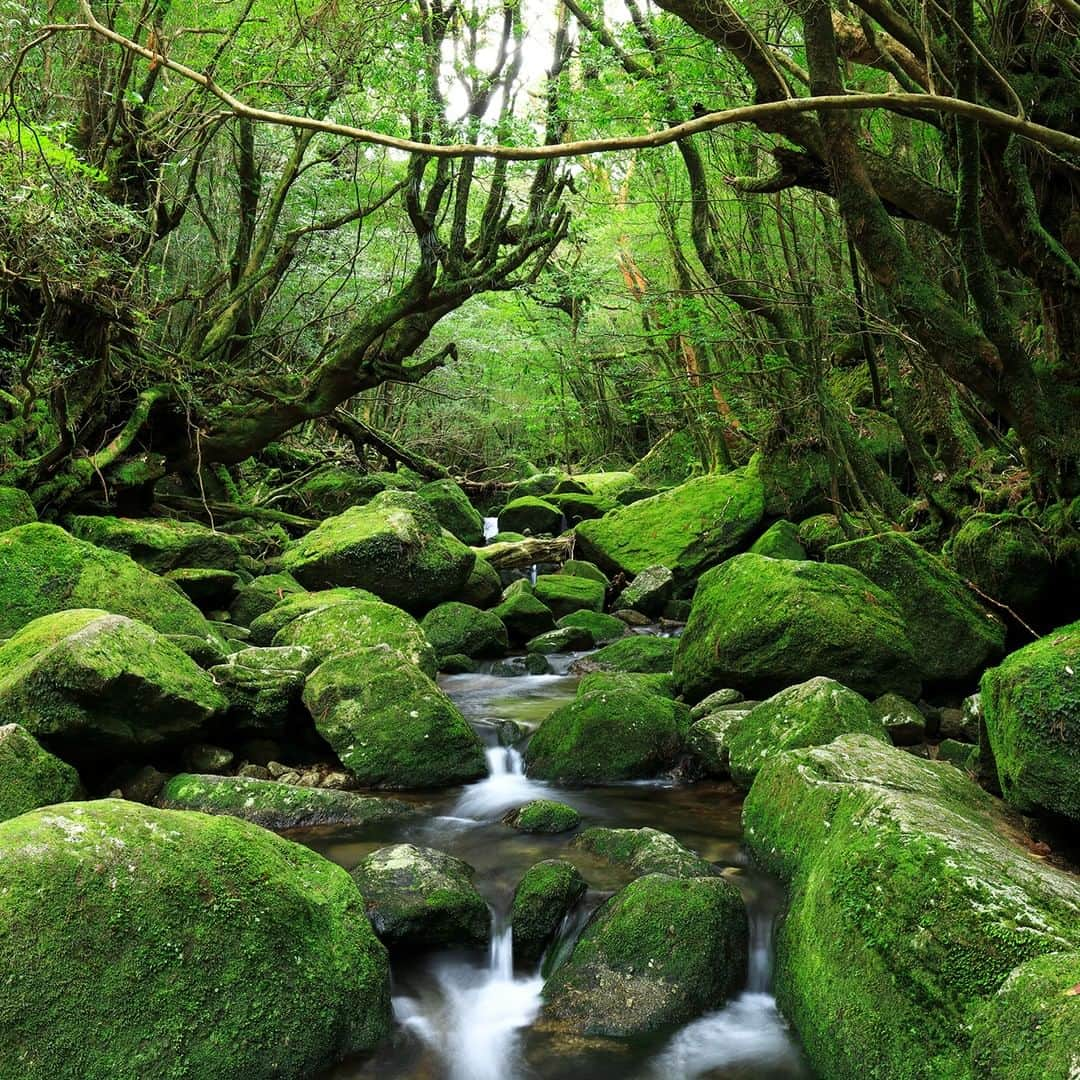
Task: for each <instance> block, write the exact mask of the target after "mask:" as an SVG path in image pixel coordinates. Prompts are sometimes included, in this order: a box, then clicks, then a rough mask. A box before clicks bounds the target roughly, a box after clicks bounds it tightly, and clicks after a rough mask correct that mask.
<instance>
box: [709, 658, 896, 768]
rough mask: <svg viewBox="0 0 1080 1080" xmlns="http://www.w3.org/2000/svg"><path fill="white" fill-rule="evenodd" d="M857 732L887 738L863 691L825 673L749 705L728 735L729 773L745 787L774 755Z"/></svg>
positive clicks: (883, 740) (877, 737)
mask: <svg viewBox="0 0 1080 1080" xmlns="http://www.w3.org/2000/svg"><path fill="white" fill-rule="evenodd" d="M855 734H859V735H869V736H870V737H871V738H874V739H879V740H880V741H882V742H887V741H888V738H889V736H888V733H887V732H886V730H885V725H884V724H883V723H882V722H881V720H879V719H878V718H877V717H876V716H875V715H874V712H873V710H872V709H871V708H870V703H869V702H868V701H867V700H866V698H864V697H863V696H862V695H861V694H856V693H855V691H854V690H849V689H848V688H847V687H846V686H842V685H841V684H840V683H838V682H837V681H836V680H835V679H827V678H824V677H823V676H818V677H817V678H815V679H810V680H809V681H808V682H804V683H799V685H797V686H789V687H788V688H787V689H786V690H781V691H780V693H778V694H774V695H773V696H772V697H771V698H769V699H768V701H763V702H762V703H761V704H760V705H757V706H756V707H755V708H753V709H751V710H750V712H749V713H747V715H746V716H745V717H743V718H742V720H740V721H739V723H738V725H737V727H736V728H735V730H734V731H733V732H732V733H731V735H730V736H729V738H728V762H729V768H730V770H731V778H732V780H734V781H735V783H736V784H738V785H739V787H741V788H749V787H750V785H751V784H752V783H753V782H754V777H755V776H757V774H758V771H759V770H760V769H761V767H762V765H764V764H765V762H766V761H768V760H769V758H771V757H772V756H773V755H775V754H780V753H783V752H784V751H785V750H794V749H797V748H799V747H804V746H822V745H824V744H825V743H830V742H832V741H833V739H835V738H836V737H837V736H839V735H855Z"/></svg>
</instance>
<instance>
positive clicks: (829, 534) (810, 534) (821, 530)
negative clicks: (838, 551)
mask: <svg viewBox="0 0 1080 1080" xmlns="http://www.w3.org/2000/svg"><path fill="white" fill-rule="evenodd" d="M796 535H797V538H798V541H799V543H800V544H802V546H803V548H804V549H805V551H806V553H807V554H808V555H812V556H813V557H814V558H815V559H823V558H825V552H826V551H827V550H828V549H829V548H830V547H832V546H833V545H834V544H842V543H844V541H845V540H847V539H848V534H847V533H846V532H844V527H843V525H841V524H840V519H839V518H838V517H837V516H836V515H835V514H815V515H814V516H813V517H808V518H806V519H805V520H803V521H800V522H799V527H798V530H797V533H796Z"/></svg>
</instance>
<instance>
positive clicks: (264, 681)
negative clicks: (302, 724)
mask: <svg viewBox="0 0 1080 1080" xmlns="http://www.w3.org/2000/svg"><path fill="white" fill-rule="evenodd" d="M318 663H319V661H318V658H317V657H316V656H315V654H314V653H313V652H312V651H311V649H309V648H307V647H306V646H303V645H287V646H281V647H278V648H269V647H255V648H251V649H241V650H240V651H239V652H235V653H232V654H231V655H230V656H229V657H228V659H227V660H226V662H225V663H224V664H218V665H216V666H214V667H212V668H210V676H211V678H213V680H214V682H215V683H217V686H218V689H219V690H220V691H221V692H222V694H224V695H225V698H226V700H227V701H228V703H229V704H228V712H227V714H226V715H227V719H228V723H229V726H230V727H232V728H235V729H236V730H238V731H249V732H259V733H268V732H269V733H276V732H280V731H281V730H282V729H283V728H284V727H285V725H286V723H287V722H288V720H289V718H290V717H291V716H293V715H294V714H295V712H296V711H297V709H298V707H299V705H300V695H301V694H302V693H303V691H304V682H305V680H306V679H307V676H308V675H309V674H310V673H311V672H312V671H314V670H315V668H316V667H317V666H318Z"/></svg>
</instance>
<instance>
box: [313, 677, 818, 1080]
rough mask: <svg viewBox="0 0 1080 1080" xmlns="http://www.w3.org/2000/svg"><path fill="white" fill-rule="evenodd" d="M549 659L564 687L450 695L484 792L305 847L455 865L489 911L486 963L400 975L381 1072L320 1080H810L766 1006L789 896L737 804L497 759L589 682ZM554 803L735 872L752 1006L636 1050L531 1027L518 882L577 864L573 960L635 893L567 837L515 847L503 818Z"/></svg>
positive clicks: (396, 974) (553, 680)
mask: <svg viewBox="0 0 1080 1080" xmlns="http://www.w3.org/2000/svg"><path fill="white" fill-rule="evenodd" d="M551 659H552V660H553V661H554V662H553V665H552V666H553V668H554V669H555V671H556V672H558V674H554V675H518V676H514V677H506V676H499V675H496V674H492V673H490V672H487V673H480V674H474V675H453V676H448V677H444V678H443V679H442V680H441V685H442V686H443V688H444V689H445V690H446V691H447V693H448V694H450V696H451V697H452V698H453V699H454V700H455V701H456V702H457V704H458V706H459V708H461V710H462V712H463V713H464V714H465V716H466V717H467V718H468V719H469V720H470V722H471V723H472V724H473V725H474V727H475V728H476V730H477V731H478V732H479V733H480V735H481V737H482V738H483V739H484V740H485V741H486V742H487V744H488V750H487V759H488V770H489V772H488V776H487V777H486V778H485V779H483V780H480V781H478V782H477V783H475V784H470V785H468V786H467V787H464V788H459V789H456V790H454V791H451V792H446V793H438V794H437V795H436V796H435V797H433V798H432V799H430V800H429V801H428V802H426V803H425V804H424V805H425V811H426V812H425V814H424V815H423V816H422V817H421V818H420V819H418V820H417V821H415V822H410V823H407V824H405V825H397V826H394V827H393V828H392V830H391V833H390V834H387V832H386V831H385V830H383V831H381V832H380V833H379V834H378V835H375V834H372V833H365V832H363V831H356V830H353V831H348V830H340V829H338V830H310V831H308V832H306V833H304V834H303V835H297V836H296V839H300V840H303V841H304V842H305V843H307V844H309V845H310V846H312V847H314V848H316V849H317V850H319V851H322V852H323V853H324V854H326V855H327V856H328V857H329V858H331V859H333V860H335V861H336V862H338V863H340V864H341V865H342V866H345V867H347V868H351V867H353V866H355V865H356V864H357V863H358V862H359V861H360V860H361V859H362V858H363V857H364V856H365V855H366V854H368V853H369V852H370V851H373V850H374V849H376V848H378V847H381V846H383V845H385V844H386V843H389V842H396V841H408V842H410V843H415V844H420V845H424V846H429V847H435V848H439V849H440V850H443V851H448V852H451V853H452V854H454V855H457V856H459V857H460V858H463V859H465V860H466V861H467V862H469V863H471V864H472V866H474V867H475V868H476V878H475V881H476V885H477V888H478V889H479V890H480V892H481V893H482V894H483V895H484V897H485V899H486V900H487V901H488V903H489V904H490V906H491V910H492V939H491V946H490V948H489V949H488V951H487V952H486V953H484V952H482V951H480V950H467V949H461V950H444V951H440V952H435V953H431V954H427V955H423V956H417V957H412V958H407V959H395V962H394V970H393V979H394V991H393V1009H394V1018H395V1021H396V1025H395V1032H394V1035H393V1037H392V1038H391V1039H390V1040H388V1042H387V1043H386V1044H385V1045H384V1046H383V1047H382V1048H381V1050H380V1051H379V1052H378V1053H377V1054H376V1055H375V1056H374V1057H373V1058H371V1059H368V1060H365V1061H362V1062H352V1063H346V1064H344V1065H341V1066H339V1067H338V1068H336V1069H335V1070H334V1071H333V1072H332V1073H330V1074H328V1076H327V1077H326V1078H324V1080H374V1078H376V1077H377V1078H379V1080H387V1078H392V1080H399V1078H400V1080H532V1078H537V1080H593V1078H595V1080H616V1078H619V1080H622V1078H627V1080H691V1078H695V1077H709V1078H712V1080H806V1078H808V1077H809V1076H810V1073H809V1072H808V1070H807V1069H806V1067H805V1066H804V1064H803V1062H802V1059H801V1056H800V1054H799V1050H798V1047H797V1044H796V1042H795V1040H794V1038H793V1037H792V1035H791V1033H790V1032H789V1031H788V1029H787V1026H786V1025H785V1023H784V1021H783V1019H782V1018H781V1017H780V1015H779V1013H778V1012H777V1010H776V1005H775V1002H774V1000H773V997H772V994H771V993H770V992H769V987H770V975H771V966H772V954H771V937H772V925H773V921H774V917H775V913H776V910H777V907H778V904H779V894H778V892H777V890H776V888H775V886H774V884H773V883H772V882H771V881H769V880H768V879H766V878H765V877H763V876H762V875H760V874H758V873H757V872H756V871H754V869H753V868H752V867H750V866H749V865H748V864H747V860H746V857H745V854H744V852H743V851H742V849H741V847H740V829H739V799H738V796H737V795H736V793H735V792H734V791H733V790H732V789H731V788H730V787H727V786H725V785H719V784H712V783H702V784H694V785H677V784H674V783H671V782H666V781H656V782H652V781H650V782H646V783H633V784H620V785H612V786H608V787H594V788H581V789H566V788H561V787H559V786H558V785H555V784H548V783H543V782H541V781H536V780H530V779H529V778H528V777H527V776H525V774H524V769H523V766H522V759H521V755H520V753H519V752H518V751H517V750H516V749H514V748H512V747H507V746H502V745H500V744H499V736H500V730H501V729H503V728H504V725H505V722H506V721H513V722H514V723H516V724H517V725H520V726H521V727H523V728H528V729H533V728H535V727H536V726H537V724H539V723H540V721H541V720H543V718H544V717H545V716H546V715H547V714H548V713H549V712H551V710H552V709H554V708H556V707H557V706H558V705H560V704H562V703H563V702H564V701H567V700H569V699H570V698H572V697H573V695H574V692H575V688H576V685H577V679H576V678H575V677H573V676H572V675H568V674H567V670H568V668H569V665H570V663H571V662H572V661H573V659H574V657H572V656H564V657H553V658H551ZM545 797H547V798H556V799H558V800H560V801H561V802H565V803H569V804H570V805H572V806H575V807H576V808H577V809H578V810H579V811H580V812H581V814H582V816H583V817H584V819H585V823H586V824H588V825H607V826H614V827H623V828H639V827H641V826H645V825H649V826H652V827H654V828H658V829H663V830H664V831H666V832H670V833H672V834H673V835H674V836H676V837H678V839H679V840H681V841H682V842H683V843H684V844H687V845H688V846H689V847H692V848H694V849H695V850H697V851H699V852H700V853H701V854H702V855H703V856H705V858H707V859H710V860H711V861H713V862H715V863H717V864H718V865H719V866H720V867H722V868H723V873H724V874H725V876H727V877H728V878H729V879H730V880H731V881H733V882H734V883H735V884H736V885H737V886H738V887H739V889H740V890H741V891H742V893H743V895H744V897H745V898H746V901H747V906H748V910H749V913H750V928H751V943H750V945H751V957H750V971H749V978H748V981H747V987H746V990H745V991H744V992H743V994H742V995H741V996H740V997H738V998H737V999H736V1000H734V1001H732V1002H730V1003H729V1004H728V1005H727V1006H726V1007H724V1008H723V1009H719V1010H717V1011H715V1012H712V1013H708V1014H706V1015H704V1016H702V1017H700V1018H698V1019H697V1020H695V1021H693V1022H691V1023H689V1024H686V1025H685V1026H683V1027H682V1028H680V1029H678V1030H676V1031H674V1032H671V1033H669V1034H668V1036H667V1037H666V1038H663V1039H659V1040H648V1041H642V1042H639V1043H623V1042H618V1041H615V1040H599V1039H592V1040H589V1039H584V1040H583V1039H567V1037H566V1036H565V1035H556V1034H553V1033H550V1032H546V1031H545V1030H544V1029H543V1026H542V1025H536V1024H535V1021H536V1020H537V1018H538V1016H539V1013H540V1008H541V991H542V988H543V979H542V978H541V976H540V973H539V971H537V970H534V969H523V968H522V967H520V966H517V965H515V963H514V959H513V955H512V948H511V937H510V926H509V919H508V912H509V909H510V902H511V899H512V897H513V891H514V887H515V886H516V884H517V882H518V881H519V880H520V878H521V876H522V875H523V874H524V873H525V871H526V870H527V869H528V868H529V867H530V866H531V865H532V864H533V863H535V862H538V861H539V860H541V859H549V858H556V857H558V858H566V859H569V860H570V861H571V862H573V863H575V864H576V865H577V866H578V867H579V869H580V870H581V871H582V873H583V874H584V876H585V877H586V879H587V880H588V881H589V883H590V889H589V892H588V893H587V894H586V896H585V898H584V899H583V901H582V903H581V905H580V906H579V907H578V909H577V910H575V911H574V912H571V914H570V915H569V916H568V917H567V919H566V922H565V923H564V926H563V931H562V934H561V936H560V939H559V941H557V942H556V944H555V945H554V946H552V951H554V952H556V953H560V954H565V953H568V952H569V951H570V949H571V948H572V947H573V942H574V939H575V938H576V935H577V934H578V933H579V932H580V930H581V928H582V927H583V926H584V924H585V922H586V921H587V919H588V916H589V914H590V912H591V911H592V910H594V909H595V908H596V906H597V905H598V904H600V903H602V902H603V900H604V899H606V898H607V897H608V896H609V895H611V893H612V892H613V891H614V890H616V889H618V888H620V887H621V886H622V885H624V884H626V882H627V881H628V880H629V876H628V875H627V874H626V873H625V872H624V871H622V870H620V869H618V868H615V867H611V866H609V865H607V864H606V863H604V862H602V861H599V860H596V859H593V858H592V857H590V856H589V855H587V854H586V853H584V852H579V851H576V850H574V849H572V848H568V847H567V837H566V836H541V835H530V834H524V833H518V832H516V831H514V830H512V829H510V828H508V827H507V826H505V825H503V824H501V822H500V820H499V819H500V818H501V817H502V815H503V814H504V813H505V812H506V811H507V810H509V809H511V808H513V807H516V806H520V805H522V804H523V803H525V802H528V801H529V800H530V799H536V798H545ZM556 959H557V958H556ZM551 962H552V957H551V953H550V952H549V956H548V958H547V963H549V964H550V963H551Z"/></svg>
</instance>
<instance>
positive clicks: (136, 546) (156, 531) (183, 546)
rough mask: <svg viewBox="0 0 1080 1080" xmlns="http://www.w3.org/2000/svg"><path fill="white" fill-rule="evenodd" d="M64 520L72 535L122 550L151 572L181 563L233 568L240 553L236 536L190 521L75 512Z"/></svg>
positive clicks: (172, 567)
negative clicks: (67, 521)
mask: <svg viewBox="0 0 1080 1080" xmlns="http://www.w3.org/2000/svg"><path fill="white" fill-rule="evenodd" d="M68 524H69V527H70V530H71V534H72V536H75V537H77V538H78V539H79V540H85V541H87V542H88V543H91V544H94V545H95V546H96V547H100V548H108V549H109V550H110V551H119V552H122V553H123V554H124V555H127V556H129V557H130V558H132V559H134V560H135V562H137V563H138V564H139V565H140V566H145V567H146V569H147V570H153V571H154V573H155V574H163V573H165V571H166V570H175V569H176V568H177V567H181V566H192V567H202V568H209V569H213V570H235V569H236V568H237V566H238V565H239V564H240V556H241V555H242V554H243V549H242V548H241V546H240V542H239V541H238V540H237V539H236V537H234V536H228V535H227V534H225V533H221V532H215V531H214V530H213V529H208V528H207V527H206V526H205V525H199V524H198V523H196V522H194V521H177V520H175V519H173V518H118V517H91V516H88V515H79V514H77V515H75V516H74V517H72V518H71V519H70V521H69V523H68Z"/></svg>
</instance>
